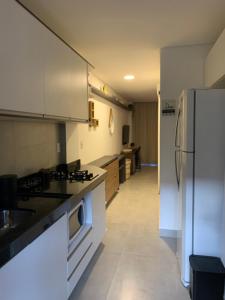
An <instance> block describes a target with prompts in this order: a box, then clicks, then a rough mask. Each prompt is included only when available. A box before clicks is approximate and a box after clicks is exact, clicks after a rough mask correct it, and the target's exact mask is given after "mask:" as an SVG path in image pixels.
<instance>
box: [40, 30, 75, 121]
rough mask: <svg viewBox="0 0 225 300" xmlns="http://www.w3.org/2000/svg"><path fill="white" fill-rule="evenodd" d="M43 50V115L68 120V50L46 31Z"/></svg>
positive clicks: (69, 92) (69, 72) (69, 106)
mask: <svg viewBox="0 0 225 300" xmlns="http://www.w3.org/2000/svg"><path fill="white" fill-rule="evenodd" d="M45 49H46V51H45V114H46V115H50V116H58V117H66V118H69V116H70V110H71V71H70V68H71V66H70V55H69V48H68V47H66V46H65V45H64V44H63V43H62V42H61V41H60V40H59V39H58V38H57V37H56V36H55V35H54V34H52V33H51V32H50V31H47V30H46V33H45Z"/></svg>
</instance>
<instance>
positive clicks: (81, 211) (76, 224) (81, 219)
mask: <svg viewBox="0 0 225 300" xmlns="http://www.w3.org/2000/svg"><path fill="white" fill-rule="evenodd" d="M85 224H86V214H85V202H84V200H81V201H80V202H79V204H78V205H77V206H76V207H75V208H73V209H72V210H71V211H70V212H69V215H68V235H69V246H70V245H71V244H72V243H73V242H74V240H75V239H76V238H77V236H78V235H79V232H80V231H81V230H82V228H83V227H84V226H85Z"/></svg>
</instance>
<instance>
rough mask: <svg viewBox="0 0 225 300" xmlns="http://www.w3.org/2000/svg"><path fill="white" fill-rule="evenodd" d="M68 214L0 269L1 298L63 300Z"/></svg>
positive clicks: (64, 297) (65, 297) (7, 299)
mask: <svg viewBox="0 0 225 300" xmlns="http://www.w3.org/2000/svg"><path fill="white" fill-rule="evenodd" d="M67 243H68V242H67V216H66V215H64V216H63V217H61V218H60V219H59V220H58V221H57V222H56V223H55V224H53V225H52V226H51V227H50V228H48V229H47V230H46V231H45V232H44V233H43V234H41V235H40V236H39V237H38V238H36V239H35V240H34V241H33V242H32V243H31V244H30V245H28V246H27V247H26V248H25V249H24V250H22V251H21V252H20V253H19V254H17V255H16V256H15V257H14V258H12V259H11V260H10V261H9V262H8V263H7V264H6V265H4V266H3V267H2V268H1V269H0V298H1V299H2V300H31V299H32V300H66V299H67V292H66V285H67V268H66V265H67Z"/></svg>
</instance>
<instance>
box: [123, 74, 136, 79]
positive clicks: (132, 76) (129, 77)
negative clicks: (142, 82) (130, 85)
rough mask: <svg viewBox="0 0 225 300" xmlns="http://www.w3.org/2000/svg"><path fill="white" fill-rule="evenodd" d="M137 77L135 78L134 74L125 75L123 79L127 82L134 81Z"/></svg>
mask: <svg viewBox="0 0 225 300" xmlns="http://www.w3.org/2000/svg"><path fill="white" fill-rule="evenodd" d="M134 78H135V77H134V75H132V74H127V75H125V76H124V77H123V79H125V80H133V79H134Z"/></svg>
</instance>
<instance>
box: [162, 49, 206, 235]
mask: <svg viewBox="0 0 225 300" xmlns="http://www.w3.org/2000/svg"><path fill="white" fill-rule="evenodd" d="M209 49H210V45H197V46H185V47H170V48H163V49H161V55H160V98H161V99H160V101H161V104H162V102H163V101H164V100H173V99H175V100H177V99H178V98H179V95H180V93H181V91H182V90H183V89H184V88H194V87H203V86H204V63H205V59H206V57H207V54H208V52H209ZM175 125H176V117H174V116H160V143H161V147H160V151H161V153H160V225H159V227H160V230H161V235H166V234H167V233H168V234H171V235H173V234H174V232H173V231H174V230H177V217H178V216H177V210H178V202H177V201H178V198H177V194H178V191H177V184H176V179H175V168H174V133H175Z"/></svg>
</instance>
